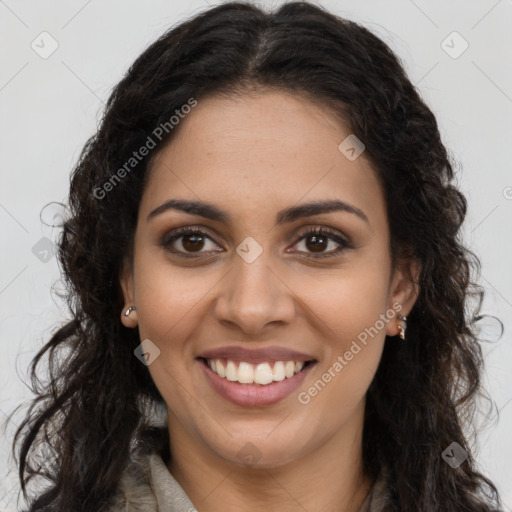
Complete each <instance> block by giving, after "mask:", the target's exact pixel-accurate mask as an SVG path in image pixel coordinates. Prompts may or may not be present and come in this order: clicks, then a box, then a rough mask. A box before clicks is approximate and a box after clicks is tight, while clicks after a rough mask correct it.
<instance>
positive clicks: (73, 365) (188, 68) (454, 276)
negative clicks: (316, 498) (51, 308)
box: [14, 2, 501, 512]
mask: <svg viewBox="0 0 512 512" xmlns="http://www.w3.org/2000/svg"><path fill="white" fill-rule="evenodd" d="M269 89H274V90H281V91H285V92H292V93H294V94H297V95H300V96H301V97H304V98H305V99H306V100H310V101H313V102H316V103H318V104H320V105H322V106H323V107H324V108H326V109H329V110H331V111H333V112H335V113H336V115H338V116H339V118H340V120H343V122H344V123H346V124H347V125H348V126H349V127H350V130H351V133H353V134H355V135H356V136H357V137H358V138H359V139H360V140H361V141H363V142H364V144H365V146H366V150H365V156H366V157H367V158H368V159H369V160H370V162H371V163H372V165H373V167H374V168H375V170H376V172H377V173H378V176H379V179H380V180H381V182H382V184H383V187H384V191H385V195H386V200H387V213H388V221H389V226H390V233H391V247H390V250H391V252H392V255H393V262H394V263H396V262H397V261H398V260H399V258H415V259H417V261H418V262H419V263H420V265H421V275H420V278H419V282H418V285H419V288H420V294H419V297H418V300H417V302H416V304H415V306H414V308H413V310H412V311H411V313H410V315H409V317H408V330H407V342H406V343H403V344H402V343H397V340H396V339H386V342H385V347H384V352H383V356H382V360H381V363H380V365H379V368H378V371H377V373H376V375H375V378H374V380H373V382H372V384H371V386H370V388H369V390H368V393H367V402H366V415H365V424H364V432H363V460H364V470H365V472H366V473H367V475H369V476H372V477H375V476H376V475H377V474H378V472H379V470H380V468H382V467H386V468H387V469H388V470H389V480H388V482H387V484H388V487H389V490H390V495H391V500H390V504H389V505H388V506H387V508H386V509H385V510H386V512H392V511H393V512H398V511H408V512H409V511H415V512H435V511H443V512H460V511H462V510H464V511H468V512H484V511H485V512H488V511H490V510H492V509H493V508H495V506H496V505H497V506H500V505H501V503H500V500H499V496H498V492H497V489H496V488H495V486H494V485H493V484H492V482H491V481H490V480H488V479H487V478H486V477H484V476H483V475H482V474H480V473H479V472H478V471H477V469H476V467H475V461H474V459H473V457H472V455H471V449H470V446H469V441H468V438H467V437H466V434H465V433H464V432H463V429H464V428H465V427H466V426H467V425H469V424H470V422H471V421H472V417H473V410H474V407H475V403H476V400H475V399H476V398H477V396H478V394H479V392H480V374H481V373H480V372H481V367H482V364H483V360H482V353H481V346H480V342H479V340H478V331H477V327H476V324H475V319H476V318H477V317H478V314H479V310H480V305H481V302H482V296H483V292H482V289H481V288H480V287H479V286H477V285H476V284H474V282H473V281H472V279H474V278H473V276H472V271H476V272H478V270H479V261H478V258H477V257H476V256H475V255H474V254H473V253H472V252H471V251H470V250H469V249H468V248H466V247H465V246H464V244H463V242H462V240H461V236H460V228H461V225H462V223H463V220H464V218H465V215H466V209H467V203H466V200H465V198H464V196H463V195H462V193H461V192H460V191H459V190H458V189H457V188H456V187H455V186H454V184H453V183H452V182H453V180H454V171H453V167H452V164H451V162H450V158H449V157H448V155H447V151H446V149H445V147H444V145H443V143H442V142H441V139H440V134H439V131H438V127H437V123H436V119H435V117H434V115H433V113H432V112H431V110H430V109H429V108H428V107H427V106H426V105H425V103H424V102H423V101H422V99H421V98H420V96H419V94H418V92H417V90H416V89H415V88H414V86H413V85H412V84H411V82H410V81H409V79H408V78H407V76H406V74H405V72H404V69H403V67H402V65H401V64H400V61H399V59H398V58H397V56H396V55H395V54H394V53H393V52H392V51H391V50H390V48H389V47H388V46H387V45H386V44H385V43H383V42H382V41H381V40H380V39H379V38H378V37H376V36H375V35H373V34H372V33H371V32H370V31H369V30H367V29H366V28H364V27H362V26H361V25H358V24H356V23H354V22H351V21H348V20H345V19H341V18H339V17H336V16H334V15H333V14H330V13H328V12H327V11H326V10H324V9H323V8H321V7H317V6H314V5H312V4H309V3H307V2H293V3H289V4H285V5H283V6H281V7H280V8H279V9H278V10H276V11H275V12H272V13H267V12H264V11H262V10H260V9H259V8H257V7H255V6H252V5H249V4H244V3H226V4H224V5H221V6H218V7H214V8H210V9H208V10H207V11H205V12H203V13H200V14H199V15H196V16H195V17H193V18H192V19H190V20H187V21H186V22H183V23H181V24H180V25H178V26H177V27H175V28H172V29H171V30H169V31H168V32H166V33H165V34H164V35H163V36H161V37H160V38H159V39H158V40H157V41H156V42H154V43H153V44H151V45H150V46H149V47H148V48H147V49H146V50H145V51H144V52H143V53H142V55H140V56H139V57H138V58H137V60H136V61H135V62H134V63H133V65H132V66H131V67H130V69H129V70H128V72H127V73H126V75H125V76H124V78H123V79H122V80H121V81H120V82H119V84H117V86H116V87H115V88H114V89H113V92H112V94H111V96H110V98H109V100H108V102H107V105H106V109H105V112H104V115H103V118H102V121H101V125H100V127H99V129H98V131H97V133H96V134H95V135H94V136H92V137H91V138H90V139H89V140H88V141H87V143H86V144H85V147H84V148H83V151H82V153H81V155H80V158H79V161H78V163H77V164H76V167H75V168H74V170H73V173H72V177H71V186H70V192H69V215H68V218H67V219H66V220H65V222H64V223H63V226H62V228H63V229H62V232H61V235H60V239H59V243H58V250H59V254H58V255H59V263H60V265H61V267H62V272H63V275H64V278H65V283H66V286H67V288H66V289H67V303H68V305H69V311H70V315H71V318H70V320H69V321H68V322H67V323H66V324H65V325H63V326H62V327H60V328H59V329H58V330H56V332H54V333H53V335H52V337H51V339H50V340H49V341H48V342H47V343H46V345H45V346H44V347H43V348H42V349H41V350H40V352H39V353H38V354H37V356H36V357H35V359H34V360H33V362H32V365H31V368H30V370H31V377H32V383H33V390H34V393H35V394H36V397H35V398H34V400H33V402H31V405H30V408H29V410H28V412H27V413H26V417H25V420H24V421H23V423H22V425H21V426H20V428H19V429H18V431H17V433H16V438H15V443H14V449H15V451H16V453H17V457H18V460H19V475H20V479H21V482H22V489H23V493H24V495H25V497H26V498H27V499H29V494H28V483H29V482H30V481H31V479H32V478H34V476H35V475H37V474H38V473H40V474H43V475H45V478H46V479H47V481H48V485H47V487H46V488H45V490H44V492H41V493H39V494H38V495H37V496H33V497H31V498H30V500H31V501H29V503H30V511H33V512H36V511H52V512H69V511H79V510H80V511H82V512H89V511H90V512H101V511H107V510H108V509H109V504H111V503H112V499H113V497H114V496H115V494H116V492H117V490H118V482H119V477H120V475H121V474H122V472H123V470H124V469H125V468H126V467H127V464H128V463H129V460H130V456H131V454H132V453H133V450H134V449H135V447H136V446H138V443H143V442H145V441H144V440H145V439H146V438H150V437H151V436H149V434H152V433H155V431H154V429H152V428H150V427H149V422H148V407H149V406H150V405H151V404H153V403H160V404H162V403H163V399H162V397H161V395H160V394H159V392H158V390H157V389H156V387H155V385H154V383H153V381H152V379H151V377H150V374H149V372H148V371H147V367H145V366H144V365H142V364H140V362H139V361H138V359H137V358H136V357H134V354H133V352H134V349H135V348H136V347H137V346H138V345H139V343H140V339H139V335H138V334H139V333H138V330H137V329H133V330H131V329H127V328H125V327H124V326H123V325H122V324H121V322H120V320H119V315H120V311H121V310H122V308H123V305H124V303H123V298H122V293H121V289H120V285H119V273H120V268H121V263H122V261H123V258H125V257H126V256H127V255H130V254H131V244H132V241H133V234H134V230H135V225H136V222H137V213H138V206H139V202H140V199H141V195H142V193H143V190H144V184H145V182H146V180H147V172H146V171H147V169H148V164H149V162H150V161H151V158H153V156H154V155H155V154H156V153H157V151H158V149H161V148H162V147H163V145H165V144H166V143H167V142H168V141H169V140H170V139H171V137H172V136H173V134H174V133H176V130H169V133H165V134H164V135H165V136H163V137H162V138H161V140H160V141H159V142H158V148H157V149H156V150H154V151H153V153H152V155H151V158H146V159H144V160H142V161H141V162H140V163H138V165H136V166H135V167H134V168H133V169H132V170H131V171H130V172H128V173H126V175H125V176H123V179H121V180H117V181H115V186H112V187H109V191H108V193H106V194H101V195H102V196H103V197H101V198H99V197H98V196H99V194H98V193H97V191H98V187H100V188H101V187H102V186H103V184H105V183H107V182H108V181H109V180H112V178H113V176H114V175H115V174H116V173H117V172H118V170H119V169H120V168H122V166H123V165H124V163H125V162H127V161H128V159H129V158H130V157H131V156H132V153H133V151H134V150H137V149H138V148H140V147H141V146H143V145H144V144H145V143H146V141H147V137H148V136H150V135H151V133H153V130H154V129H155V127H158V126H160V125H161V124H162V123H165V122H167V121H168V120H169V119H170V117H171V116H172V115H173V113H174V112H175V111H176V110H179V109H180V108H181V107H182V105H185V104H187V102H189V100H190V98H195V99H196V100H197V101H198V102H200V101H201V99H204V98H206V97H207V96H211V95H216V94H222V95H225V96H227V97H229V96H232V95H234V94H238V95H241V96H243V95H246V94H249V93H251V92H258V91H260V90H269ZM111 183H114V182H113V181H111ZM95 191H96V193H95ZM46 358H47V361H46ZM43 361H45V362H44V367H45V368H49V376H48V382H43V379H41V378H40V377H38V375H37V372H38V369H39V368H40V366H41V364H43ZM159 434H160V436H161V439H162V440H163V439H165V436H166V435H167V431H166V430H165V428H164V429H163V430H162V431H161V432H159ZM162 442H163V441H162ZM452 442H457V443H458V444H459V445H460V446H462V447H463V448H464V449H465V450H466V451H467V452H468V459H467V460H466V461H465V462H464V463H463V464H461V465H460V466H459V467H458V468H456V469H452V467H450V465H448V464H447V463H446V462H445V461H444V460H443V459H442V457H441V455H442V453H443V451H444V450H445V449H446V448H447V447H448V446H449V445H450V444H451V443H452ZM42 446H43V447H45V452H44V453H45V455H44V457H43V459H44V461H45V462H47V463H46V464H45V465H44V467H43V468H40V469H38V468H39V466H40V464H39V463H38V460H40V458H41V457H40V456H39V458H38V455H37V452H38V451H39V450H40V448H41V447H42ZM341 456H342V454H340V457H341ZM50 462H51V463H50ZM491 502H492V503H493V504H494V506H492V505H490V503H491Z"/></svg>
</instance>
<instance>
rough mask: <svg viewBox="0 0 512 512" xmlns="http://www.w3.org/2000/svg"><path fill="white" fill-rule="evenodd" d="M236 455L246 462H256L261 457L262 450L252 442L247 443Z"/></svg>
mask: <svg viewBox="0 0 512 512" xmlns="http://www.w3.org/2000/svg"><path fill="white" fill-rule="evenodd" d="M236 456H237V457H238V459H239V460H240V462H243V463H244V464H256V462H258V461H259V460H260V459H261V452H260V451H259V450H258V448H257V447H256V446H255V445H253V444H252V443H245V444H244V445H243V446H242V448H240V450H238V453H237V454H236Z"/></svg>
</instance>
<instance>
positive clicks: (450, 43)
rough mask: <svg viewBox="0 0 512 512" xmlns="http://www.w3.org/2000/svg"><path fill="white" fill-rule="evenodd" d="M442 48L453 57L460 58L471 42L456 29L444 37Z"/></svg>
mask: <svg viewBox="0 0 512 512" xmlns="http://www.w3.org/2000/svg"><path fill="white" fill-rule="evenodd" d="M441 48H442V49H443V50H444V51H445V52H446V53H447V54H448V55H449V56H450V57H451V58H452V59H458V58H459V57H460V56H461V55H462V54H463V53H464V52H465V51H466V50H467V49H468V48H469V43H468V42H467V41H466V40H465V39H464V38H463V37H462V36H461V35H460V34H459V33H458V32H456V31H454V32H452V33H451V34H450V35H449V36H447V37H446V38H445V39H443V41H442V43H441Z"/></svg>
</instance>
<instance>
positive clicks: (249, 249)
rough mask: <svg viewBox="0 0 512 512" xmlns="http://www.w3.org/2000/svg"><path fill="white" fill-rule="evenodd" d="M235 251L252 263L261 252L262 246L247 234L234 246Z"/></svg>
mask: <svg viewBox="0 0 512 512" xmlns="http://www.w3.org/2000/svg"><path fill="white" fill-rule="evenodd" d="M236 252H237V253H238V255H239V256H240V257H241V258H242V259H243V260H244V261H245V262H246V263H252V262H253V261H255V260H256V259H257V258H258V257H259V256H260V254H261V253H262V252H263V247H261V245H260V244H259V243H258V242H256V240H255V239H254V238H253V237H252V236H248V237H247V238H245V239H244V241H243V242H242V243H241V244H240V245H239V246H238V247H237V248H236Z"/></svg>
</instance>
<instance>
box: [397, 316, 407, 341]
mask: <svg viewBox="0 0 512 512" xmlns="http://www.w3.org/2000/svg"><path fill="white" fill-rule="evenodd" d="M398 320H400V321H402V322H403V325H402V324H399V325H398V330H399V331H400V338H402V339H403V340H405V330H406V329H407V317H406V316H402V315H398Z"/></svg>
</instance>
